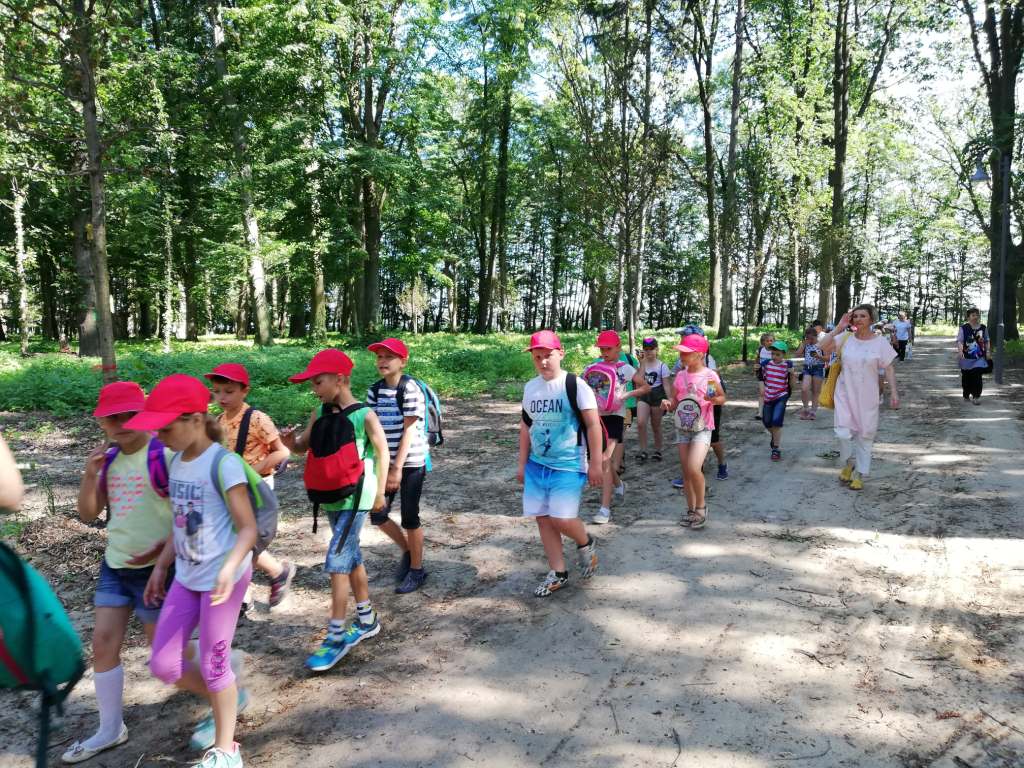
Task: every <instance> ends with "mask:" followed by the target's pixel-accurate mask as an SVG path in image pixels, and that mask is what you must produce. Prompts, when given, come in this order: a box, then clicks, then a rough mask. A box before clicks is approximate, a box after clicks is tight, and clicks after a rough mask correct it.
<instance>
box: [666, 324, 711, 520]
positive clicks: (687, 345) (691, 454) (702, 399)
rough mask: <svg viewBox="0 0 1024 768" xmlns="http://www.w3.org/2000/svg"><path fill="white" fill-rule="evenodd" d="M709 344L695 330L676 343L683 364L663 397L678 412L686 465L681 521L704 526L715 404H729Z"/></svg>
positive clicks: (679, 437)
mask: <svg viewBox="0 0 1024 768" xmlns="http://www.w3.org/2000/svg"><path fill="white" fill-rule="evenodd" d="M709 348H710V345H709V344H708V340H707V339H705V338H704V337H703V336H699V335H698V334H695V333H692V334H690V335H688V336H684V337H683V340H682V343H680V344H677V345H676V346H675V347H674V349H676V350H677V351H678V352H679V361H680V363H682V366H681V369H680V371H679V373H678V374H677V375H676V377H675V379H674V380H673V382H672V385H673V387H672V389H673V392H672V398H671V400H668V399H666V400H664V401H662V408H663V409H664V410H665V411H673V412H675V414H676V445H677V446H678V447H679V463H680V464H681V465H682V467H683V480H684V484H685V491H686V502H687V506H686V514H685V515H683V518H682V520H680V524H681V525H683V526H687V527H690V528H703V527H704V526H705V525H706V524H707V519H708V509H707V502H706V500H705V498H704V458H705V457H706V456H707V453H708V446H709V445H711V433H712V431H713V430H714V428H715V416H714V406H716V405H724V404H725V393H724V392H723V390H722V382H721V380H720V379H719V378H718V374H717V373H715V372H714V371H712V370H711V369H710V368H708V367H707V366H705V365H704V356H705V355H706V354H707V353H708V349H709Z"/></svg>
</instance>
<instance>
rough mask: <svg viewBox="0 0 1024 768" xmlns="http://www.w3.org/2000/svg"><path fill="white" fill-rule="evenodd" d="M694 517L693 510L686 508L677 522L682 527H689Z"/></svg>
mask: <svg viewBox="0 0 1024 768" xmlns="http://www.w3.org/2000/svg"><path fill="white" fill-rule="evenodd" d="M694 517H695V514H694V511H693V510H692V509H688V510H686V514H685V515H683V516H682V517H681V518H680V519H679V524H680V525H681V526H683V527H684V528H689V527H690V526H691V525H693V520H694Z"/></svg>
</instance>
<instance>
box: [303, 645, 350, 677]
mask: <svg viewBox="0 0 1024 768" xmlns="http://www.w3.org/2000/svg"><path fill="white" fill-rule="evenodd" d="M346 653H348V646H347V645H346V644H345V641H344V640H338V641H335V640H331V639H330V636H328V637H325V638H324V641H323V642H322V643H320V647H319V648H317V649H316V650H315V651H313V653H312V654H311V655H310V656H309V658H308V659H306V669H308V670H309V671H310V672H326V671H327V670H329V669H330V668H331V667H333V666H334V665H335V664H337V663H338V662H339V661H341V660H342V659H343V658H344V656H345V654H346Z"/></svg>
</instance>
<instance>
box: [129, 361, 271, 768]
mask: <svg viewBox="0 0 1024 768" xmlns="http://www.w3.org/2000/svg"><path fill="white" fill-rule="evenodd" d="M209 402H210V392H209V390H208V389H207V388H206V386H205V385H204V384H203V382H201V381H200V380H199V379H196V378H193V377H191V376H186V375H184V374H180V373H176V374H173V375H171V376H168V377H167V378H165V379H163V380H162V381H161V382H160V383H159V384H157V385H156V387H155V388H154V389H153V391H152V393H150V395H149V397H148V398H147V399H146V406H145V408H144V410H143V411H142V413H140V414H138V415H137V416H135V417H134V418H132V419H130V420H129V421H128V422H127V423H126V424H125V426H126V427H127V428H129V429H146V430H151V429H156V430H159V431H158V435H159V437H160V440H161V441H162V442H163V443H164V444H165V445H166V446H168V447H169V448H170V449H171V450H173V451H176V453H175V454H174V456H173V457H172V459H171V461H170V464H169V471H168V474H169V479H170V499H171V507H172V509H173V511H174V527H173V532H172V534H171V536H170V537H169V538H168V540H167V545H166V546H165V547H164V550H163V552H162V553H161V555H160V557H159V558H158V560H157V562H156V565H155V566H154V567H153V573H152V575H151V576H150V578H149V583H148V584H147V585H146V594H145V596H146V600H147V602H150V603H159V602H163V609H162V610H161V612H160V619H159V621H158V622H157V626H156V633H155V637H154V638H153V652H152V656H151V657H150V660H149V667H150V669H151V670H152V672H153V675H154V676H155V677H157V678H159V679H160V680H162V681H163V682H165V683H168V684H174V685H177V686H178V687H179V688H182V689H184V690H187V691H191V692H192V693H195V694H197V695H198V696H202V697H204V698H206V699H208V700H209V702H210V705H211V707H212V708H213V724H214V739H213V745H212V747H211V749H209V751H207V752H206V754H205V755H204V756H203V759H202V760H201V761H200V762H199V763H197V764H195V765H194V766H193V768H242V754H241V751H240V750H239V748H238V744H236V743H235V720H236V718H237V708H238V688H237V685H236V682H235V673H234V671H233V670H232V668H231V664H230V658H231V642H232V640H233V639H234V635H235V625H236V624H237V623H238V612H239V608H240V607H241V605H242V598H243V597H244V596H245V590H246V588H247V587H248V586H249V581H250V580H251V578H252V548H253V546H255V544H256V536H257V531H256V520H255V517H254V516H253V510H252V504H251V503H250V502H249V495H248V481H247V479H246V474H245V469H244V468H243V465H242V459H241V458H240V457H238V456H237V455H235V454H232V453H224V452H223V448H221V447H220V445H219V443H220V430H219V429H218V427H217V422H216V420H215V419H214V418H213V417H212V416H210V415H209V414H208V413H207V406H208V405H209ZM215 461H216V462H217V463H216V464H215ZM213 473H219V476H220V484H221V487H222V488H223V496H222V495H221V493H219V492H218V490H217V488H216V487H215V486H214V484H213V480H212V476H213ZM172 559H174V565H175V573H174V582H173V584H172V585H171V588H170V590H167V591H166V593H165V589H164V584H165V583H166V579H167V569H168V567H169V566H170V564H171V560H172ZM196 626H198V627H199V660H198V664H195V663H191V662H189V661H188V660H187V658H186V656H187V655H188V654H187V653H186V648H187V647H188V644H189V637H190V636H191V634H192V631H193V630H194V629H195V628H196ZM205 727H206V722H205V721H203V722H200V728H201V729H205ZM198 730H199V729H197V731H198ZM196 742H197V734H193V744H195V743H196Z"/></svg>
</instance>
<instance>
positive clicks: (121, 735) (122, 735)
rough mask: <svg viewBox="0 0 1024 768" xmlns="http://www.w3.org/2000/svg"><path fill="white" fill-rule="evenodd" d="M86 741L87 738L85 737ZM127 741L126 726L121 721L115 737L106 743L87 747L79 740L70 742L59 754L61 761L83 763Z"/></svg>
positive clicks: (69, 763) (70, 763)
mask: <svg viewBox="0 0 1024 768" xmlns="http://www.w3.org/2000/svg"><path fill="white" fill-rule="evenodd" d="M87 741H88V739H87ZM126 741H128V726H127V725H125V724H124V723H121V730H120V731H119V732H118V734H117V738H116V739H114V740H113V741H111V742H110V743H108V744H103V745H102V746H99V747H93V748H90V747H87V746H85V744H84V743H83V742H81V741H76V742H75V743H74V744H72V745H71V746H70V747H69V748H68V749H67V751H65V752H64V754H63V755H61V756H60V759H61V762H63V763H67V764H68V765H72V764H74V763H83V762H85V761H86V760H90V759H91V758H94V757H96V755H98V754H99V753H100V752H105V751H107V750H108V749H113V748H114V747H119V746H121V745H122V744H124V743H125V742H126Z"/></svg>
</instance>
